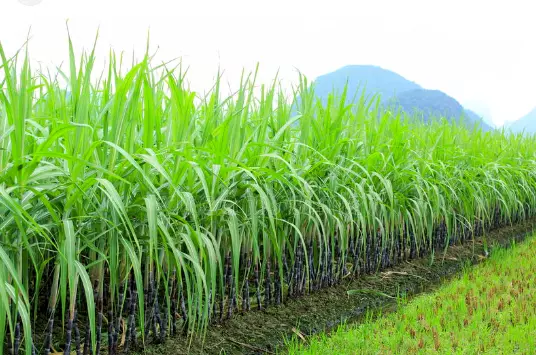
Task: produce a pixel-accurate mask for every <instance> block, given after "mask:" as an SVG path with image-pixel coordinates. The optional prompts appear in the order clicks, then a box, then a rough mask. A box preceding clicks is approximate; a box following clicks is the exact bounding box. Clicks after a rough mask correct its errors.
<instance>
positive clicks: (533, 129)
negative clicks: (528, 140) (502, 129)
mask: <svg viewBox="0 0 536 355" xmlns="http://www.w3.org/2000/svg"><path fill="white" fill-rule="evenodd" d="M508 128H509V129H510V130H511V131H512V132H514V133H520V132H523V131H524V132H527V133H536V107H535V108H534V109H533V110H532V111H530V112H529V113H528V114H526V115H525V116H523V117H521V118H520V119H519V120H517V121H514V122H512V123H511V124H510V125H509V126H508Z"/></svg>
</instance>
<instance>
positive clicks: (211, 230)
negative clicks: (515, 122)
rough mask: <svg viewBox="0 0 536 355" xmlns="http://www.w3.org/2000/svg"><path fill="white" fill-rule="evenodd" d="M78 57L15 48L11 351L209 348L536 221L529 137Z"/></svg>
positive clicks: (301, 82) (3, 98) (9, 62)
mask: <svg viewBox="0 0 536 355" xmlns="http://www.w3.org/2000/svg"><path fill="white" fill-rule="evenodd" d="M67 44H68V45H67V46H66V49H67V53H68V56H67V58H68V60H67V61H66V63H67V65H66V67H58V68H57V69H56V70H54V71H46V70H39V69H34V68H32V67H31V65H30V60H29V58H30V57H29V54H28V53H29V52H28V48H27V47H24V48H23V49H22V50H21V51H20V52H18V53H9V54H7V53H5V52H4V50H3V48H2V47H1V46H0V172H1V174H0V223H1V225H0V227H1V228H0V231H1V232H0V259H1V261H2V262H1V263H0V285H1V286H2V287H0V354H3V353H6V352H8V351H10V352H11V353H14V354H18V353H25V354H27V355H30V354H32V353H35V352H40V353H45V354H48V352H49V351H51V349H55V350H57V351H63V352H64V353H66V354H67V353H69V351H78V352H80V353H82V354H84V355H85V354H90V353H91V354H93V353H97V352H98V351H100V350H101V349H106V348H107V350H108V352H109V353H110V354H115V353H117V352H118V351H128V350H129V349H132V348H134V347H140V346H145V345H147V344H149V343H151V342H162V341H164V340H165V339H167V338H168V337H169V336H171V335H177V334H179V333H181V334H182V333H184V334H187V335H189V336H202V335H203V333H204V331H205V330H206V328H207V326H209V325H210V324H212V323H215V322H221V321H224V320H225V319H227V318H230V317H232V316H233V314H234V313H236V312H238V311H249V310H250V309H262V308H265V307H270V306H271V305H272V304H279V303H281V302H283V301H284V300H285V299H287V298H291V297H298V296H300V295H302V294H304V293H305V292H313V291H315V290H317V289H319V288H323V287H329V286H331V285H333V284H335V283H337V282H339V281H340V280H341V279H342V278H343V277H345V276H349V275H350V274H351V275H353V276H358V275H360V274H363V273H371V272H375V271H377V270H379V269H383V268H386V267H389V266H390V265H393V264H396V263H399V262H401V261H404V260H408V259H411V258H414V257H418V256H420V255H424V254H427V253H430V252H432V251H434V252H435V253H440V252H441V251H442V250H444V249H445V248H446V247H447V246H448V245H449V244H452V243H459V242H463V241H468V240H471V239H472V238H473V237H474V236H475V235H482V234H484V233H485V232H486V231H487V230H489V229H492V228H496V227H498V226H501V225H505V224H511V223H515V222H516V221H521V220H524V219H526V218H527V217H530V216H534V215H535V212H536V144H535V143H536V138H535V137H533V136H522V135H505V134H503V132H500V131H494V132H483V131H482V130H480V129H479V128H478V127H474V128H470V129H468V128H467V127H466V126H465V125H463V124H456V123H455V124H451V123H448V122H447V121H446V120H444V119H438V120H436V121H434V122H433V123H430V124H424V123H422V122H420V121H416V120H414V119H412V118H408V117H405V116H404V115H402V114H401V113H397V112H390V111H389V110H387V109H383V108H381V107H380V106H379V100H377V98H376V97H364V96H363V97H361V98H357V101H356V102H354V104H346V100H345V92H342V93H338V94H337V95H335V94H333V95H331V96H330V98H329V99H328V100H327V102H326V103H322V102H321V101H320V100H318V99H317V97H316V95H315V93H314V87H313V86H311V85H310V83H309V82H308V81H307V80H306V79H305V78H304V77H302V76H299V77H298V80H297V84H296V87H295V90H294V91H293V93H292V95H291V96H292V98H291V100H290V102H289V100H288V99H287V93H285V92H282V91H281V90H280V89H279V86H278V82H277V79H274V82H273V84H271V85H258V84H257V82H256V72H253V73H249V74H247V73H245V74H244V75H243V77H242V82H241V86H240V88H239V89H238V91H237V92H236V93H234V94H233V95H231V96H229V97H226V96H223V95H222V94H221V90H220V86H221V83H220V80H219V77H218V78H216V79H215V84H214V87H213V89H212V90H211V91H210V92H209V93H207V94H206V95H202V94H199V93H196V92H192V91H191V90H190V89H189V88H188V85H187V82H186V79H185V72H186V70H184V69H183V68H182V67H181V66H180V65H179V64H176V63H173V62H172V63H157V64H154V63H152V61H151V55H150V53H145V55H144V56H143V58H142V59H141V60H139V61H133V62H132V64H131V65H130V66H127V65H126V64H125V62H126V59H124V58H123V56H122V55H119V54H115V53H113V52H110V54H109V56H108V58H107V69H106V70H105V71H104V72H103V73H95V72H94V63H95V62H96V60H97V58H96V55H95V49H94V48H93V49H91V50H90V51H89V52H84V54H83V55H81V56H80V57H76V56H75V55H74V49H73V44H72V42H71V40H70V39H69V41H68V43H67ZM298 98H299V99H298ZM293 108H294V109H295V112H296V113H295V114H294V113H293V112H294V110H293Z"/></svg>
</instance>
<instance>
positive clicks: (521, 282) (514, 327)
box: [290, 238, 536, 354]
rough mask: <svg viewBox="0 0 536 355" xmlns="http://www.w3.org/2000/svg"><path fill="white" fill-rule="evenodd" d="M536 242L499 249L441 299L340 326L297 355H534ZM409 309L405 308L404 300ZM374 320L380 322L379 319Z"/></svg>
mask: <svg viewBox="0 0 536 355" xmlns="http://www.w3.org/2000/svg"><path fill="white" fill-rule="evenodd" d="M534 255H536V239H535V238H531V239H530V240H528V241H526V242H525V243H523V244H520V245H517V246H515V247H513V248H511V249H499V250H497V251H495V252H494V253H493V255H492V256H491V257H490V259H489V260H488V261H487V262H485V263H483V264H480V265H478V266H477V267H475V268H473V269H468V270H466V272H465V273H464V274H463V275H461V276H460V277H459V278H457V279H455V280H454V281H452V282H450V283H448V284H446V285H445V286H443V287H442V288H440V289H439V290H438V291H437V292H434V293H431V294H427V295H423V296H420V297H418V298H415V299H414V300H411V301H409V302H407V304H405V305H404V306H403V307H402V308H400V309H399V311H397V312H394V313H391V314H389V315H386V316H384V317H379V318H376V317H373V315H372V314H370V315H369V317H370V318H369V319H368V320H367V321H365V322H364V323H362V324H359V325H356V326H342V327H340V328H339V329H338V330H337V331H335V332H334V333H333V334H332V335H331V336H327V335H325V334H323V335H319V336H316V337H314V338H312V339H310V341H309V342H308V344H306V345H304V344H303V343H298V342H293V343H292V344H291V346H290V353H291V354H428V353H442V354H532V353H533V351H534V349H536V275H535V273H534V270H536V258H535V257H534ZM401 302H403V303H405V302H406V301H404V300H401ZM373 318H374V319H373Z"/></svg>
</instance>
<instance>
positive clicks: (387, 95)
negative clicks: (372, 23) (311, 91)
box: [314, 65, 492, 130]
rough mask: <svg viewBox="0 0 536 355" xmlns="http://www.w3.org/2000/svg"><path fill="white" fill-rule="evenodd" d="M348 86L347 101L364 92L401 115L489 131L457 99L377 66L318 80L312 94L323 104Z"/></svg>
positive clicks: (346, 69) (348, 68)
mask: <svg viewBox="0 0 536 355" xmlns="http://www.w3.org/2000/svg"><path fill="white" fill-rule="evenodd" d="M347 83H348V92H347V101H348V102H351V101H352V100H353V99H354V98H356V97H357V98H359V96H360V95H361V94H362V92H363V90H365V94H366V95H367V96H370V95H373V94H379V95H380V96H381V102H382V103H383V104H385V105H389V106H394V107H395V108H400V109H402V110H403V111H404V112H406V113H409V114H414V113H417V112H420V113H422V115H423V118H424V119H425V120H428V119H430V118H431V117H439V116H444V117H446V118H447V119H449V120H452V119H453V118H454V119H459V118H460V117H461V116H464V117H465V121H466V122H468V123H469V124H473V123H475V122H478V123H480V124H481V126H482V127H483V128H484V129H486V130H489V129H492V128H491V127H490V126H489V125H488V124H486V123H485V122H484V121H483V119H482V117H481V116H480V115H478V114H476V113H474V112H473V111H471V110H467V109H465V108H464V107H463V106H462V105H461V104H460V103H459V102H458V101H457V100H456V99H454V98H452V97H450V96H449V95H447V94H445V93H444V92H442V91H440V90H427V89H424V88H422V87H421V86H420V85H419V84H417V83H415V82H412V81H410V80H408V79H406V78H404V77H403V76H401V75H399V74H397V73H395V72H393V71H391V70H387V69H383V68H381V67H379V66H373V65H347V66H345V67H342V68H340V69H338V70H335V71H333V72H331V73H328V74H324V75H321V76H319V77H318V78H317V79H316V80H315V81H314V84H315V93H316V95H317V96H318V97H319V98H320V99H322V101H324V102H325V100H326V99H327V97H328V95H329V94H331V93H332V92H333V91H334V90H335V92H336V93H341V92H342V90H343V89H344V86H345V85H346V84H347Z"/></svg>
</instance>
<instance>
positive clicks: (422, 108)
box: [389, 89, 491, 130]
mask: <svg viewBox="0 0 536 355" xmlns="http://www.w3.org/2000/svg"><path fill="white" fill-rule="evenodd" d="M389 104H390V105H392V106H394V107H395V108H399V109H402V110H403V111H405V112H406V113H408V114H413V115H415V114H417V115H419V116H421V117H422V118H423V119H424V121H429V120H430V119H432V118H437V117H445V118H446V119H447V120H448V121H449V122H451V121H452V120H456V121H457V120H458V119H459V118H460V117H464V120H465V122H467V123H468V125H470V126H472V125H473V124H474V123H476V122H479V123H480V124H481V125H482V127H483V128H484V129H485V130H490V129H491V127H490V126H489V125H487V124H486V123H485V122H483V121H482V118H481V117H479V116H478V115H477V114H475V113H474V112H472V111H470V110H466V109H464V107H463V106H462V105H461V104H460V103H459V102H458V101H456V100H455V99H454V98H452V97H450V96H449V95H447V94H445V93H444V92H442V91H439V90H426V89H416V90H409V91H405V92H402V93H400V94H398V95H396V96H395V97H393V98H391V99H390V100H389Z"/></svg>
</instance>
